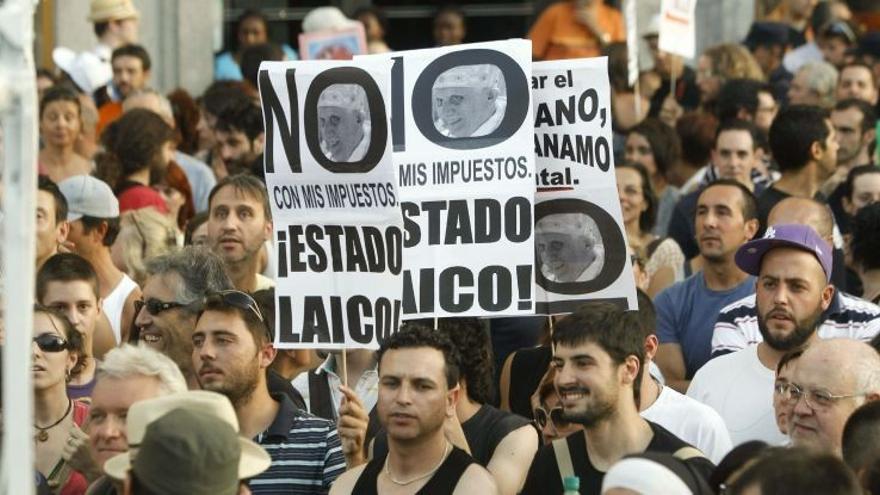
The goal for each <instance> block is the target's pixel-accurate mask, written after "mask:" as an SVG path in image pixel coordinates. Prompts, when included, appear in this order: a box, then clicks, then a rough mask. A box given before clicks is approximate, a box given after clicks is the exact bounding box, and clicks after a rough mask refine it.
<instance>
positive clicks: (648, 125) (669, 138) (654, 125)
mask: <svg viewBox="0 0 880 495" xmlns="http://www.w3.org/2000/svg"><path fill="white" fill-rule="evenodd" d="M633 133H635V134H639V135H640V136H643V137H644V138H645V139H646V140H647V141H648V144H649V145H650V146H651V153H652V154H653V155H654V163H656V164H657V172H659V173H660V174H661V175H664V176H665V175H666V172H667V171H669V169H670V168H672V167H673V166H674V165H675V163H676V162H678V159H679V158H680V157H681V143H679V141H678V134H676V133H675V130H674V129H673V128H672V127H669V126H668V125H666V124H664V123H663V122H662V121H660V120H659V119H656V118H653V117H648V118H647V119H645V120H643V121H641V122H639V123H638V124H636V125H635V126H633V127H632V128H631V129H630V130H629V133H628V134H627V135H629V134H633Z"/></svg>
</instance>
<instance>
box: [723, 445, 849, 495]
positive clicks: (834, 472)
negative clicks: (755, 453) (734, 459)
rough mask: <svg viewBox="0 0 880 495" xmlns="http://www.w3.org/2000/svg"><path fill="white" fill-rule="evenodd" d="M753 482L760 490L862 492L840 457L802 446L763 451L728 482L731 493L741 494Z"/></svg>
mask: <svg viewBox="0 0 880 495" xmlns="http://www.w3.org/2000/svg"><path fill="white" fill-rule="evenodd" d="M756 484H757V485H758V486H760V488H761V493H821V494H823V495H860V494H861V493H862V490H861V487H859V482H858V480H857V479H856V477H855V474H853V472H852V471H850V470H849V468H848V467H847V466H846V464H844V463H843V461H842V460H841V459H839V458H838V457H837V456H834V455H832V454H829V453H823V452H818V451H813V450H808V449H806V448H803V447H789V448H773V449H767V450H765V451H764V454H763V455H761V456H760V458H759V460H758V461H757V462H755V463H754V464H752V466H751V467H749V468H746V470H745V471H744V472H743V473H742V475H740V477H739V478H737V479H736V480H735V481H734V482H733V483H732V484H731V485H730V493H732V494H734V495H737V494H742V493H743V491H744V490H745V489H746V488H748V487H750V486H753V485H756Z"/></svg>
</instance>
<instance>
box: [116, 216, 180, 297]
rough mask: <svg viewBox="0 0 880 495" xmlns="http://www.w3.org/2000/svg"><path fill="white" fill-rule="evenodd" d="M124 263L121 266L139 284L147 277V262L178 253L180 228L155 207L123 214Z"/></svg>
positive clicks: (121, 232)
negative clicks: (164, 255)
mask: <svg viewBox="0 0 880 495" xmlns="http://www.w3.org/2000/svg"><path fill="white" fill-rule="evenodd" d="M116 242H117V243H120V252H121V258H122V263H123V265H124V266H122V267H120V268H121V269H122V270H123V271H124V272H125V273H126V274H128V276H129V277H131V278H132V279H134V281H135V282H137V283H138V285H143V284H144V282H145V281H146V278H147V268H146V263H147V261H148V260H150V259H152V258H155V257H157V256H161V255H163V254H168V253H171V252H173V251H176V250H177V229H176V226H175V225H174V222H173V221H172V220H171V219H170V218H168V217H167V216H165V215H163V214H161V213H159V212H158V211H156V210H155V209H154V208H140V209H137V210H130V211H127V212H125V213H123V214H122V216H121V217H120V220H119V236H118V237H117V238H116Z"/></svg>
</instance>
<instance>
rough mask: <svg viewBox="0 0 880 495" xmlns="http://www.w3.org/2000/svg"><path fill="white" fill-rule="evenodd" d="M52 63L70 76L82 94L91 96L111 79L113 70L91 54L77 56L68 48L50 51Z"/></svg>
mask: <svg viewBox="0 0 880 495" xmlns="http://www.w3.org/2000/svg"><path fill="white" fill-rule="evenodd" d="M52 61H53V62H55V65H57V66H58V68H59V69H61V70H63V71H64V72H66V73H67V74H69V75H70V78H71V79H72V80H73V82H74V83H75V84H76V85H77V87H79V89H81V90H82V91H83V92H85V93H88V94H92V93H94V92H95V90H97V89H98V88H100V87H102V86H106V85H107V83H109V82H110V80H111V79H113V69H111V68H110V64H107V63H105V62H103V61H102V60H101V59H100V58H98V56H97V55H96V54H94V53H92V52H82V53H79V54H77V53H76V52H74V51H73V50H71V49H70V48H66V47H63V46H59V47H57V48H55V49H54V50H52Z"/></svg>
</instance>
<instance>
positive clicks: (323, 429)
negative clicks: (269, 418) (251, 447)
mask: <svg viewBox="0 0 880 495" xmlns="http://www.w3.org/2000/svg"><path fill="white" fill-rule="evenodd" d="M271 395H272V398H273V399H275V400H276V401H278V402H279V403H280V407H279V409H278V415H277V416H275V421H273V422H272V424H271V425H269V429H267V430H266V431H264V432H263V433H261V434H259V435H258V436H257V438H255V439H254V441H255V442H257V443H259V444H260V446H262V447H263V448H264V449H266V452H268V453H269V456H270V457H271V458H272V465H271V466H269V469H267V470H266V471H263V472H262V473H260V474H259V475H257V476H256V477H254V478H252V479H251V480H250V489H251V493H253V494H254V495H275V494H284V495H291V494H293V495H295V494H303V495H306V494H314V493H327V492H328V491H329V490H330V485H331V484H332V483H333V481H335V480H336V477H337V476H339V475H340V474H342V473H343V472H344V471H345V457H344V456H343V455H342V445H341V444H340V440H339V436H338V435H337V433H336V425H335V424H333V422H332V421H328V420H326V419H321V418H318V417H316V416H312V415H311V414H309V413H307V412H305V411H301V410H299V409H297V408H296V407H295V406H294V405H293V402H291V401H290V399H289V398H287V396H286V395H283V394H271Z"/></svg>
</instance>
